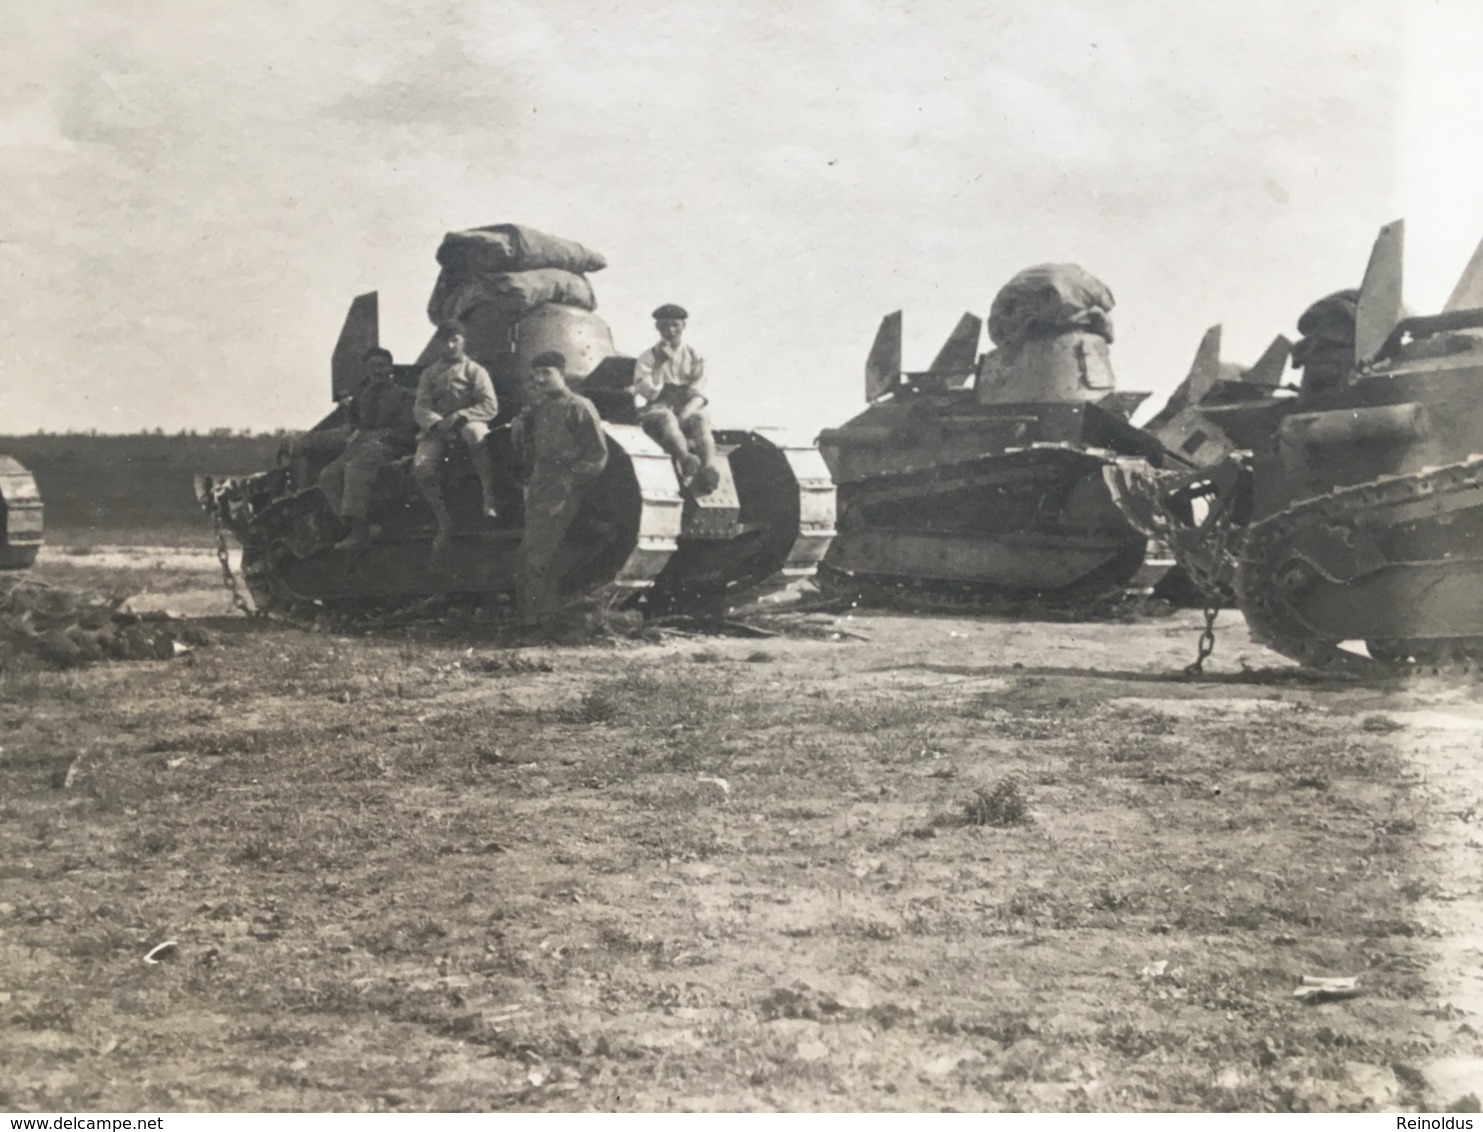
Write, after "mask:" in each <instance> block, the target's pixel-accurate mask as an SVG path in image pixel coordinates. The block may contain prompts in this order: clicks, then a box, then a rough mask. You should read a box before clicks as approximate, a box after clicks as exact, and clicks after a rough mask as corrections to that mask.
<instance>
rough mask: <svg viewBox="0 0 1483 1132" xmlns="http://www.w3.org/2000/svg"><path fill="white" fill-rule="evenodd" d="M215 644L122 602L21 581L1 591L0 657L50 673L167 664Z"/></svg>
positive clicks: (186, 626) (196, 630)
mask: <svg viewBox="0 0 1483 1132" xmlns="http://www.w3.org/2000/svg"><path fill="white" fill-rule="evenodd" d="M214 644H216V637H215V634H213V633H212V632H211V631H210V630H209V629H205V628H202V627H201V626H198V625H192V624H190V623H189V622H183V621H180V620H178V619H176V618H174V617H172V616H171V615H170V614H167V613H163V612H149V613H135V612H132V611H131V610H129V609H128V608H127V602H126V599H124V598H121V597H108V596H104V595H102V594H96V593H89V592H86V591H82V590H76V589H71V588H68V587H64V586H56V585H52V584H50V583H47V582H43V581H40V580H39V579H36V578H21V579H17V580H16V581H15V582H13V583H11V584H9V585H6V586H4V587H3V588H0V658H3V659H5V660H8V659H9V658H11V657H17V656H25V657H32V658H34V659H35V660H37V661H39V662H40V663H41V664H43V665H45V666H47V667H51V668H76V667H79V666H81V665H85V664H93V663H96V662H98V661H105V660H169V659H171V658H172V657H175V656H179V655H180V654H181V653H185V652H189V651H190V650H191V649H194V648H202V647H205V646H209V645H214Z"/></svg>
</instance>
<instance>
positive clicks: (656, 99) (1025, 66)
mask: <svg viewBox="0 0 1483 1132" xmlns="http://www.w3.org/2000/svg"><path fill="white" fill-rule="evenodd" d="M0 44H3V45H4V47H3V51H4V54H5V71H6V74H7V77H8V80H9V81H8V82H7V83H6V84H5V85H4V88H3V91H0V153H3V157H0V206H3V207H0V226H3V230H0V241H3V242H0V265H3V270H0V288H3V294H0V302H3V305H4V311H5V316H4V319H3V322H0V432H29V431H32V430H34V429H37V428H46V429H67V428H97V429H99V430H100V431H135V430H137V429H139V428H145V427H154V426H162V427H164V428H166V429H167V430H172V431H173V430H175V429H178V428H182V427H192V428H207V427H211V426H215V425H230V426H233V427H238V428H242V427H251V428H254V429H264V428H273V427H276V426H280V425H286V426H289V427H307V426H308V425H310V424H312V423H313V422H314V421H315V420H317V419H318V418H319V416H321V415H322V413H323V411H324V410H325V408H326V406H327V401H328V397H329V368H328V359H329V354H330V350H331V348H332V346H333V344H334V341H335V337H336V335H337V333H338V330H339V325H340V322H341V319H342V317H343V314H344V310H345V307H346V305H347V304H348V302H349V300H350V298H351V297H352V296H353V295H355V294H356V293H358V292H361V291H367V290H373V289H379V290H380V292H381V296H382V300H381V302H382V306H381V310H382V336H383V341H384V343H385V344H386V345H388V346H390V347H391V348H392V349H393V350H394V351H396V353H397V354H398V356H399V357H401V358H402V359H403V360H411V356H412V355H413V354H415V353H416V351H417V350H418V349H420V347H421V346H422V344H423V342H424V341H425V339H426V337H427V335H428V332H429V327H428V324H427V322H426V317H425V314H424V306H425V303H426V299H427V295H428V293H429V291H430V290H431V288H432V284H433V280H434V278H435V277H436V272H437V265H436V263H435V261H434V259H433V253H434V251H435V250H436V248H437V245H438V242H439V241H440V239H441V238H442V235H443V233H444V232H445V231H448V230H450V229H457V228H467V227H473V226H476V225H480V224H489V223H494V222H499V221H520V222H523V223H527V224H531V225H534V226H536V227H539V228H544V229H546V230H548V231H552V232H555V233H557V234H560V235H564V236H569V237H572V238H574V239H577V240H580V241H582V242H583V243H585V244H587V245H589V246H590V247H593V248H596V249H598V250H600V251H602V252H603V253H604V254H605V255H606V256H607V257H608V260H609V267H608V269H607V270H605V271H603V272H600V273H598V274H596V275H595V276H594V277H593V285H594V288H595V289H596V291H597V295H598V300H599V307H600V312H601V313H602V314H603V315H604V316H605V317H606V318H607V319H608V321H609V323H610V324H611V325H612V327H613V330H614V334H615V337H616V339H617V343H618V346H619V348H620V349H621V350H623V351H625V352H629V353H634V352H637V351H638V350H640V349H642V348H644V347H645V346H646V345H648V344H649V343H650V341H651V339H652V337H653V328H652V324H651V323H650V321H649V318H648V312H649V311H650V310H651V309H652V308H653V307H654V306H655V305H657V304H658V303H660V302H665V301H676V302H680V303H683V304H685V305H686V306H687V307H688V308H689V309H690V311H691V315H692V317H691V323H690V336H691V339H692V340H693V341H694V342H695V343H696V345H697V346H698V347H700V348H701V350H702V351H703V352H704V353H705V355H706V357H707V359H708V363H709V373H710V374H711V375H712V376H711V383H712V386H713V393H712V398H713V401H714V402H715V406H716V416H717V417H718V422H717V423H718V424H725V425H751V424H762V423H777V424H784V425H790V426H796V427H798V428H800V429H803V430H807V431H815V432H816V431H817V430H818V429H819V428H821V427H825V426H828V425H833V424H838V423H840V422H841V421H843V420H844V419H846V418H847V417H849V416H851V415H853V414H854V413H855V412H856V411H858V410H859V408H860V407H861V398H862V369H863V364H864V359H865V355H866V353H867V351H868V349H869V346H870V341H871V338H872V336H873V335H874V332H875V328H876V325H877V323H878V321H879V319H880V317H881V316H882V315H884V314H885V313H887V312H888V311H891V310H895V309H897V308H905V311H906V315H905V317H906V328H907V358H906V360H907V364H908V366H909V367H910V366H911V365H913V364H915V365H925V364H926V363H927V362H928V361H929V360H930V358H931V356H932V354H933V352H934V351H935V349H936V348H937V346H938V345H939V343H940V340H941V339H942V338H943V337H945V336H946V334H947V333H948V331H949V330H950V329H951V327H952V326H953V324H954V323H955V322H956V320H957V318H958V316H959V314H961V313H962V312H963V311H964V310H970V311H973V312H975V313H978V314H984V313H986V312H987V309H988V306H989V303H990V302H991V300H992V298H993V296H994V293H995V291H996V290H997V289H998V288H999V286H1000V285H1001V284H1002V283H1003V282H1004V281H1005V280H1006V279H1007V278H1008V277H1009V276H1010V275H1012V274H1013V273H1014V272H1016V271H1018V270H1020V269H1021V268H1023V267H1026V266H1029V265H1031V264H1035V263H1041V262H1047V261H1062V260H1073V261H1075V262H1078V263H1080V264H1082V265H1083V266H1084V267H1086V268H1087V269H1088V270H1090V271H1092V272H1093V273H1094V274H1096V275H1098V276H1100V277H1101V278H1102V279H1103V280H1104V281H1106V282H1107V283H1108V284H1109V285H1110V286H1111V288H1112V290H1113V292H1114V294H1115V295H1116V296H1117V300H1118V305H1117V308H1116V311H1115V312H1114V323H1115V326H1116V331H1117V340H1116V343H1115V345H1114V346H1113V362H1114V365H1115V367H1116V369H1117V374H1118V381H1119V385H1120V386H1121V387H1122V388H1125V389H1146V390H1154V391H1157V392H1160V393H1167V391H1168V390H1169V389H1170V388H1172V387H1173V385H1174V384H1175V383H1176V382H1177V381H1178V380H1179V379H1180V378H1181V377H1182V376H1183V374H1184V371H1185V368H1186V367H1187V363H1188V360H1189V357H1190V355H1191V354H1192V353H1193V352H1194V348H1195V345H1196V343H1197V342H1198V341H1199V338H1200V335H1201V333H1202V332H1203V331H1204V329H1205V327H1206V326H1208V325H1210V324H1212V323H1215V322H1224V324H1225V326H1226V335H1225V337H1226V346H1227V350H1226V354H1227V357H1228V359H1235V360H1245V361H1250V360H1252V359H1254V358H1255V356H1256V355H1257V354H1258V353H1259V352H1260V350H1261V349H1262V347H1263V346H1264V345H1265V343H1266V342H1267V341H1268V340H1269V339H1270V338H1271V337H1272V336H1273V335H1274V334H1276V333H1278V332H1284V331H1285V332H1287V333H1289V334H1290V335H1291V334H1292V333H1293V324H1294V323H1295V321H1296V319H1297V316H1298V314H1299V313H1301V311H1302V309H1303V308H1304V307H1305V306H1306V305H1307V304H1308V303H1309V302H1311V301H1312V300H1313V299H1315V298H1317V297H1319V296H1320V295H1322V294H1324V293H1326V292H1328V291H1330V290H1333V289H1336V288H1338V287H1341V286H1353V285H1356V284H1357V282H1358V279H1359V276H1360V274H1361V272H1362V271H1363V268H1364V263H1365V259H1366V256H1367V255H1368V250H1369V245H1370V242H1371V240H1372V239H1373V237H1374V233H1375V230H1376V229H1377V228H1378V227H1379V226H1380V225H1381V224H1383V223H1385V222H1387V221H1389V220H1392V219H1394V218H1396V217H1397V216H1401V215H1405V216H1406V217H1407V221H1408V242H1409V245H1410V247H1409V253H1410V254H1409V256H1408V286H1407V300H1408V302H1409V303H1410V304H1411V305H1412V306H1413V307H1415V308H1417V309H1419V310H1435V309H1437V307H1438V306H1439V305H1440V304H1441V302H1442V301H1443V299H1444V298H1445V297H1446V295H1447V293H1448V291H1449V290H1450V288H1451V286H1452V283H1453V281H1454V279H1455V277H1456V275H1457V274H1458V272H1460V270H1461V268H1462V265H1463V264H1464V263H1465V262H1466V260H1467V258H1468V256H1469V254H1470V253H1471V251H1472V248H1473V246H1474V244H1475V243H1476V241H1477V239H1478V237H1479V236H1480V235H1483V164H1480V162H1483V157H1480V147H1479V145H1478V144H1477V139H1478V138H1479V137H1480V136H1483V128H1480V127H1483V121H1480V118H1483V76H1480V73H1479V72H1480V70H1483V69H1480V68H1479V66H1478V62H1477V60H1478V59H1479V58H1480V57H1483V4H1478V3H1475V2H1471V0H1456V2H1452V0H1449V2H1442V3H1435V2H1432V0H1347V2H1333V3H1324V4H1319V3H1313V2H1303V0H1297V2H1287V3H1279V2H1276V0H1200V2H1198V3H1191V2H1189V0H1118V2H1116V3H1112V2H1108V0H1061V2H1055V0H1004V2H1000V3H966V2H964V3H959V2H955V0H937V2H931V3H926V2H920V3H911V2H900V0H808V2H799V3H789V2H783V0H727V2H725V3H709V2H705V0H691V2H689V3H685V4H679V3H676V4H664V3H657V4H656V3H639V2H634V3H628V2H612V0H609V2H601V0H562V2H561V3H551V2H549V0H541V2H532V3H515V2H510V0H482V2H469V3H439V2H416V3H413V2H412V0H354V2H352V0H318V2H317V3H314V4H305V3H300V2H298V0H253V2H252V3H247V2H245V0H234V2H233V3H221V2H218V0H150V3H148V4H147V5H146V4H139V3H137V2H135V3H130V2H126V0H49V2H48V3H45V4H42V3H30V2H23V0H14V2H11V3H6V4H3V5H0Z"/></svg>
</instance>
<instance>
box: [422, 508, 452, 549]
mask: <svg viewBox="0 0 1483 1132" xmlns="http://www.w3.org/2000/svg"><path fill="white" fill-rule="evenodd" d="M427 503H428V506H429V507H431V508H432V510H433V518H435V519H437V521H438V533H437V534H435V535H433V545H432V549H431V553H430V558H431V560H432V561H433V562H437V561H438V560H439V559H441V558H442V557H443V555H445V554H447V553H448V547H449V546H451V545H452V543H453V516H452V515H450V514H448V507H447V504H445V503H444V502H443V496H442V494H441V493H440V494H438V495H437V496H436V497H432V496H429V498H428V501H427Z"/></svg>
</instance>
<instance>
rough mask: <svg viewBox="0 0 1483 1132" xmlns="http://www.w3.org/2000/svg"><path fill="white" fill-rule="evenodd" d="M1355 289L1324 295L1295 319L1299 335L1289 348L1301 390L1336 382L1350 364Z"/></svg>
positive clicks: (1352, 353)
mask: <svg viewBox="0 0 1483 1132" xmlns="http://www.w3.org/2000/svg"><path fill="white" fill-rule="evenodd" d="M1358 310H1359V292H1358V291H1357V290H1354V289H1350V290H1346V291H1335V292H1334V293H1333V294H1332V295H1325V296H1324V297H1323V298H1321V299H1319V300H1318V302H1316V303H1314V304H1313V305H1312V306H1310V307H1309V308H1308V309H1307V310H1305V311H1304V312H1303V316H1302V317H1301V318H1300V319H1298V333H1299V334H1301V335H1302V337H1301V338H1299V339H1298V344H1297V345H1296V346H1294V347H1293V349H1292V364H1293V368H1294V369H1300V370H1302V371H1303V380H1302V389H1303V391H1304V392H1307V393H1315V392H1317V391H1318V390H1320V389H1329V388H1332V387H1333V386H1336V385H1340V384H1342V383H1343V381H1344V377H1345V375H1346V374H1347V373H1348V372H1349V370H1350V369H1351V368H1352V367H1353V365H1354V327H1355V318H1356V315H1357V312H1358Z"/></svg>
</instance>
